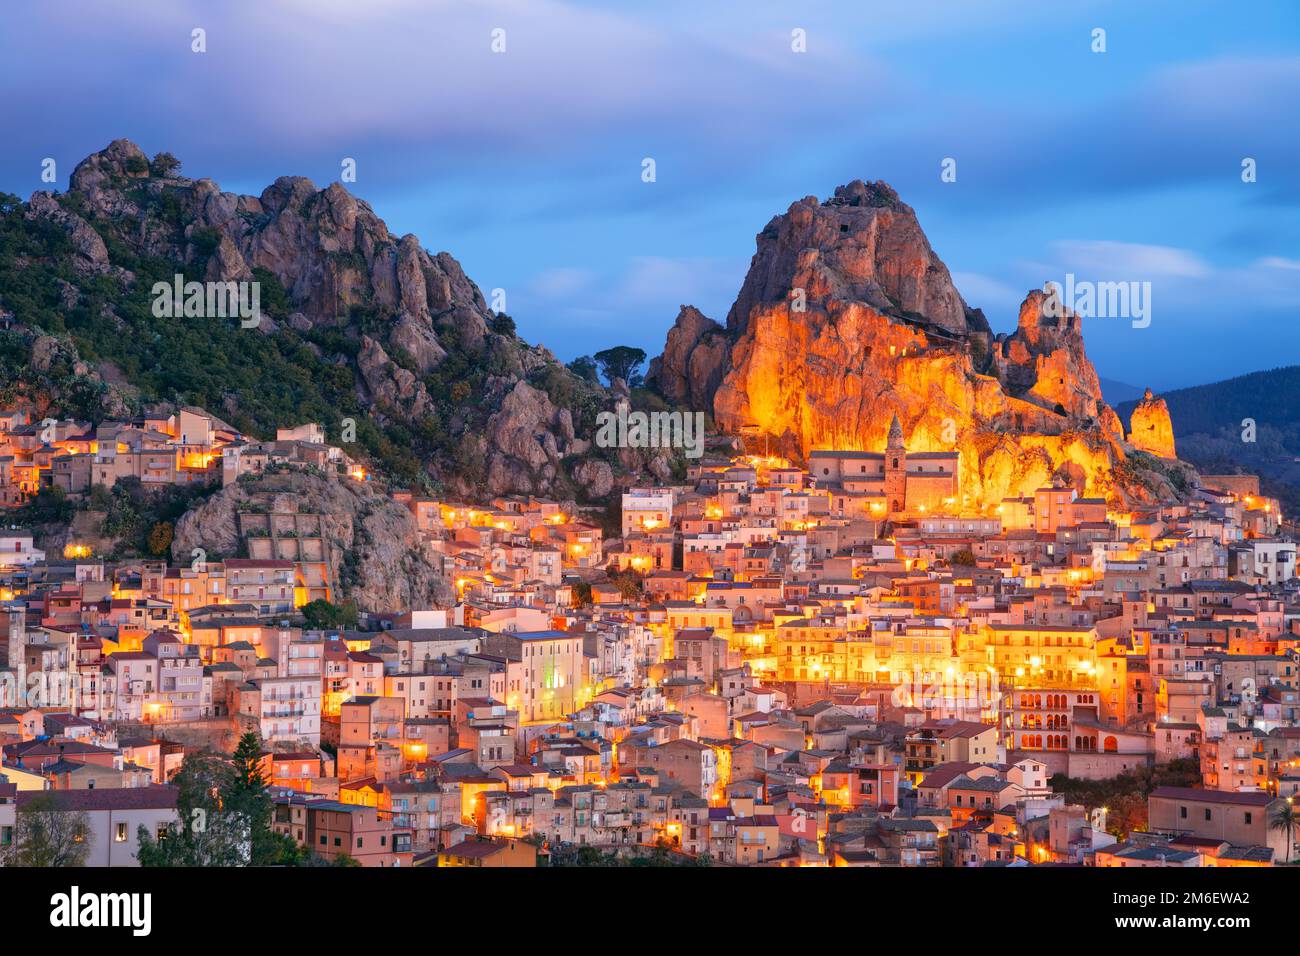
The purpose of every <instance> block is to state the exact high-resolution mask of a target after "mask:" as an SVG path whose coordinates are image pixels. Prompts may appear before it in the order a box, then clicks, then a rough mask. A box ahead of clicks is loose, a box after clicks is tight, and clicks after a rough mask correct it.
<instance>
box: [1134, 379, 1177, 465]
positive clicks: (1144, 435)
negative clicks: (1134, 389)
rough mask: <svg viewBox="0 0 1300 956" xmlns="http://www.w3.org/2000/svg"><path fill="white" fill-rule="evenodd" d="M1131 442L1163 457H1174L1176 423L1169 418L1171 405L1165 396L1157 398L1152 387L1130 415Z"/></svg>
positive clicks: (1142, 449)
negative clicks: (1167, 402)
mask: <svg viewBox="0 0 1300 956" xmlns="http://www.w3.org/2000/svg"><path fill="white" fill-rule="evenodd" d="M1128 440H1129V442H1130V443H1131V444H1132V445H1133V447H1134V448H1137V449H1139V450H1140V451H1149V452H1150V453H1151V454H1153V455H1158V456H1159V457H1161V458H1174V457H1176V455H1175V452H1174V423H1173V422H1172V421H1171V420H1170V418H1169V406H1168V405H1166V404H1165V400H1164V399H1163V398H1156V397H1154V396H1153V395H1152V394H1151V389H1149V388H1148V389H1147V390H1146V394H1144V395H1143V396H1142V401H1140V402H1138V403H1137V407H1135V408H1134V409H1133V414H1132V415H1131V416H1130V417H1129V436H1128Z"/></svg>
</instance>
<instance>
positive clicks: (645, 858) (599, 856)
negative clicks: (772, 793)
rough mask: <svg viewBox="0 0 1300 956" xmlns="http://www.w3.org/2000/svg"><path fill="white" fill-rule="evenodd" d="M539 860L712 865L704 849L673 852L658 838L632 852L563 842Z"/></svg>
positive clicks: (547, 862) (570, 863)
mask: <svg viewBox="0 0 1300 956" xmlns="http://www.w3.org/2000/svg"><path fill="white" fill-rule="evenodd" d="M540 861H541V862H543V863H544V864H545V865H547V866H712V865H713V860H712V858H711V857H710V856H709V854H707V853H701V854H700V855H699V856H687V855H686V854H684V853H680V852H677V851H675V850H673V849H672V847H670V846H669V845H668V844H667V843H665V842H663V841H662V840H661V841H660V842H658V843H656V844H655V845H654V846H653V847H648V848H646V847H638V848H637V852H635V853H632V854H627V853H619V852H618V851H616V850H608V851H607V850H602V849H601V848H600V847H594V846H579V845H578V844H573V843H565V844H561V845H559V846H555V847H552V848H551V851H550V854H549V855H548V856H543V857H541V858H540Z"/></svg>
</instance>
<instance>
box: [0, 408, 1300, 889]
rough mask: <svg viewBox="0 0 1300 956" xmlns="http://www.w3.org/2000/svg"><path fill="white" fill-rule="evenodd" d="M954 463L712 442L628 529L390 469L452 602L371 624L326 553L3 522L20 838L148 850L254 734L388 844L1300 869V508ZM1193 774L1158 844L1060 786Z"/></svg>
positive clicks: (409, 854) (498, 855)
mask: <svg viewBox="0 0 1300 956" xmlns="http://www.w3.org/2000/svg"><path fill="white" fill-rule="evenodd" d="M22 427H23V426H19V430H21V428H22ZM168 427H169V428H172V429H173V430H176V428H177V426H176V425H174V424H169V425H168ZM185 428H188V426H184V428H182V434H181V439H182V443H183V444H184V443H186V442H188V441H189V439H190V438H191V437H193V433H191V432H190V431H188V430H185ZM221 431H222V430H221V429H219V428H215V429H210V430H209V431H208V432H207V433H205V434H207V436H208V440H211V438H212V436H213V435H216V434H218V433H221ZM158 433H159V434H163V435H171V434H172V433H171V432H167V431H159V432H158ZM11 434H12V430H11ZM317 437H319V436H318V435H314V434H313V435H306V436H305V437H304V436H299V437H296V438H288V439H283V441H289V442H291V443H292V442H298V441H304V440H305V441H306V443H307V444H308V445H309V446H311V447H313V448H315V447H323V442H318V441H312V440H310V439H314V438H317ZM232 443H233V439H232ZM276 444H279V443H276ZM240 447H243V446H240ZM87 453H89V454H95V452H93V451H91V452H87ZM178 454H179V452H178ZM250 454H251V453H250ZM243 455H244V452H243V451H240V452H238V453H232V451H231V448H230V444H229V443H228V444H227V445H226V447H225V448H224V449H223V450H222V454H221V458H222V460H223V462H225V461H229V460H231V459H234V458H238V459H240V460H243ZM959 465H960V462H959V459H958V458H957V456H956V455H955V454H928V455H909V454H908V453H907V451H906V448H905V447H904V443H903V439H902V434H901V429H899V428H898V427H897V425H895V427H894V428H892V429H891V434H890V439H889V442H888V446H887V448H886V449H885V451H884V452H883V453H882V454H879V455H875V454H869V453H863V452H816V453H814V454H813V455H812V456H810V460H809V462H808V464H807V467H806V468H800V467H796V466H793V465H791V464H790V463H788V462H786V461H783V460H780V459H776V458H771V457H755V456H744V457H740V458H736V459H732V460H726V461H712V460H709V459H707V458H706V459H701V460H700V461H699V462H696V463H694V464H693V465H692V466H691V467H690V469H689V471H688V474H687V477H686V480H685V481H684V482H683V483H682V484H680V485H673V486H663V487H654V488H632V489H629V490H628V491H627V492H626V493H625V494H624V495H623V496H622V509H621V527H619V528H617V529H615V528H613V527H610V528H608V530H609V532H610V537H609V539H608V540H607V539H606V536H605V533H604V528H603V526H602V524H601V522H600V521H598V520H585V519H584V516H583V514H582V513H580V511H579V509H577V508H576V507H575V506H574V505H573V504H572V503H562V502H555V501H545V500H539V499H536V498H520V497H509V498H499V499H495V500H493V501H491V502H490V503H486V504H483V503H479V504H470V503H465V502H457V501H450V500H439V499H433V498H427V497H421V496H417V495H412V494H405V493H400V492H399V493H394V497H395V498H396V499H397V500H398V501H400V502H401V503H402V504H404V505H405V506H406V507H407V508H409V509H410V511H411V512H412V514H413V515H414V517H415V520H416V523H417V524H418V526H419V528H420V529H421V532H422V534H423V536H424V538H425V543H426V545H427V552H428V553H429V554H430V555H432V559H433V560H434V561H435V562H438V563H439V565H440V568H441V571H442V573H443V574H444V575H445V576H446V578H447V580H448V581H449V582H450V583H452V584H453V588H454V599H453V600H452V601H450V602H449V603H448V606H446V607H431V608H393V609H391V611H390V612H389V613H383V614H371V615H366V616H365V617H364V619H363V620H362V622H361V624H360V625H359V627H358V628H357V629H353V630H313V629H310V628H308V627H307V626H305V624H304V622H303V621H302V619H301V618H299V617H298V615H297V613H296V609H297V608H298V607H300V606H301V605H302V604H303V603H305V602H306V600H308V599H310V598H312V597H313V596H316V597H326V598H328V597H329V591H328V583H326V584H323V585H321V587H323V588H325V590H323V591H322V590H311V586H310V585H309V583H308V582H306V580H305V578H304V575H303V572H302V570H301V568H300V565H301V564H302V562H301V561H299V560H288V559H285V558H282V557H279V556H275V555H271V556H250V557H248V558H238V559H229V560H226V561H224V562H219V563H213V564H210V565H207V566H206V567H205V568H204V569H203V570H202V571H198V570H194V569H192V568H181V569H177V568H169V567H167V566H165V565H163V564H161V563H156V564H151V563H148V562H145V563H140V562H134V563H132V562H122V563H119V564H117V565H114V566H106V565H104V564H103V563H101V562H94V561H88V560H82V561H78V560H69V559H64V560H63V561H61V562H60V561H54V562H52V563H51V562H49V561H47V560H46V558H45V556H44V555H42V554H41V552H40V551H38V550H37V549H35V548H34V547H33V543H32V541H31V539H30V537H26V538H24V537H22V536H21V535H19V536H17V538H16V539H15V538H13V537H11V538H9V539H3V540H0V548H4V549H5V550H8V548H7V546H5V545H4V543H3V542H4V540H8V541H10V542H11V544H12V545H13V554H14V555H18V556H20V557H18V558H16V559H12V561H11V565H9V566H8V568H9V569H8V571H7V572H5V573H4V574H0V586H3V587H4V589H5V590H4V592H3V594H0V597H3V598H5V599H6V600H5V601H4V602H3V604H0V637H5V638H7V639H6V640H4V641H2V642H0V648H3V650H4V652H5V658H4V660H0V668H3V669H0V687H3V688H7V690H8V697H7V698H5V699H3V700H0V705H3V709H0V747H2V748H3V764H2V765H0V775H2V776H3V777H4V778H5V779H4V780H3V781H0V839H3V834H4V832H5V829H4V828H5V827H9V828H12V826H13V823H12V821H13V819H14V814H15V813H16V812H21V810H22V806H23V803H24V801H26V800H30V799H33V798H34V797H33V795H34V794H38V793H47V792H51V791H52V792H53V793H54V795H55V796H56V797H57V799H59V800H61V801H66V803H67V805H68V807H69V808H70V809H77V810H79V811H82V812H86V813H88V814H90V815H91V816H92V818H93V819H94V820H95V821H96V824H95V834H96V836H95V854H96V856H95V861H97V862H102V863H104V864H106V865H119V864H120V865H129V864H130V863H131V861H132V850H133V841H134V840H135V831H136V822H135V821H136V819H137V818H138V819H139V821H140V822H142V823H143V824H144V825H146V826H150V827H152V826H159V825H165V824H166V822H167V821H168V820H169V819H174V816H175V793H174V788H173V787H171V786H169V785H168V783H167V781H168V780H169V778H170V776H171V775H172V774H173V773H174V772H175V771H176V769H177V767H178V766H179V764H180V761H181V760H182V759H183V758H184V755H185V753H187V752H189V751H191V750H193V749H196V748H200V747H205V746H211V747H217V748H224V749H229V747H230V745H231V743H232V742H233V740H234V739H236V738H237V737H238V736H239V735H240V734H242V733H244V732H246V731H248V730H256V731H257V733H258V734H259V735H260V737H261V739H262V741H263V744H264V747H265V754H264V758H263V760H264V771H265V776H266V778H267V779H268V781H269V782H270V784H271V787H272V792H273V795H274V799H275V807H276V810H275V822H274V825H275V827H276V828H277V830H279V831H280V832H282V833H285V834H287V835H289V836H291V837H292V838H293V839H295V840H296V841H297V842H298V843H299V844H301V845H302V846H304V847H306V848H309V849H311V850H313V851H315V852H317V853H319V854H321V855H323V856H327V857H329V856H333V855H336V854H338V853H346V854H347V855H349V856H351V857H353V858H355V859H357V860H358V861H360V862H361V863H362V864H363V865H375V866H410V865H442V866H532V865H536V864H537V863H538V861H539V859H542V858H546V857H549V858H550V859H551V860H553V861H559V860H563V859H566V858H567V856H568V855H569V854H572V853H574V852H575V851H576V850H580V849H581V848H583V847H591V848H596V849H598V850H600V851H601V852H602V853H613V854H619V855H636V854H641V853H645V852H647V851H648V849H650V848H659V849H661V850H667V851H669V852H670V853H671V854H673V855H675V856H677V857H679V858H680V859H681V860H683V861H687V860H691V859H694V860H698V859H700V858H703V857H707V859H708V860H709V861H712V862H714V863H717V864H728V865H755V866H978V865H992V866H1000V865H1006V866H1033V865H1045V864H1053V865H1059V864H1075V865H1090V866H1269V865H1276V864H1281V863H1285V862H1289V861H1291V860H1295V859H1296V858H1297V856H1298V854H1297V853H1296V852H1295V846H1294V842H1295V840H1296V838H1297V836H1300V834H1297V833H1295V832H1294V831H1293V829H1291V828H1287V827H1286V826H1284V825H1282V824H1281V823H1280V822H1279V821H1281V820H1282V819H1283V817H1284V816H1285V813H1286V810H1287V808H1289V806H1290V804H1291V802H1292V801H1293V800H1294V799H1295V798H1296V796H1297V790H1300V690H1298V688H1297V676H1298V673H1300V580H1298V579H1297V575H1296V553H1295V552H1296V546H1295V543H1294V542H1293V541H1292V540H1291V539H1290V538H1288V537H1287V536H1286V534H1285V533H1284V530H1285V529H1284V527H1283V525H1282V523H1281V519H1282V516H1281V514H1280V510H1279V508H1278V504H1277V502H1276V501H1274V500H1271V499H1269V498H1266V497H1264V496H1262V495H1261V494H1260V493H1259V489H1258V487H1257V485H1256V484H1255V483H1254V482H1253V480H1252V479H1249V478H1245V477H1241V476H1206V477H1205V479H1204V484H1203V487H1201V488H1200V489H1199V490H1198V491H1197V492H1196V493H1195V495H1194V496H1193V497H1192V498H1191V500H1189V501H1187V502H1185V503H1181V504H1169V505H1162V506H1154V505H1153V506H1151V507H1146V508H1137V509H1125V510H1117V506H1116V505H1115V504H1114V503H1111V504H1108V503H1107V502H1106V501H1105V500H1101V499H1093V498H1087V497H1083V496H1080V495H1079V494H1078V493H1077V492H1076V491H1075V490H1073V489H1071V488H1069V487H1066V486H1055V485H1054V486H1049V487H1043V488H1036V489H1029V490H1027V491H1026V493H1025V494H1023V495H1022V496H1019V497H1015V498H1009V499H1007V500H1005V501H1003V502H1001V503H1000V504H997V505H995V506H993V507H990V508H986V509H979V510H967V509H965V508H964V507H963V506H962V504H961V502H962V499H961V490H960V484H959V474H960V469H959ZM223 471H224V466H223ZM344 474H345V475H346V474H347V472H346V470H345V471H344ZM267 520H268V521H269V522H272V523H273V522H274V520H275V518H274V516H268V517H267ZM295 520H296V519H295ZM302 530H304V529H296V533H295V534H294V535H292V536H290V537H292V538H294V539H297V540H303V539H304V538H306V539H309V538H310V534H307V535H302V534H299V533H297V532H301V531H302ZM308 530H309V529H308ZM615 530H617V537H615V536H614V532H615ZM274 538H275V536H274V535H270V534H269V533H268V534H267V535H258V534H254V535H252V536H250V537H249V538H248V542H249V545H250V555H251V554H252V551H253V545H254V543H255V542H257V541H262V540H273V539H274ZM259 554H260V552H259ZM296 557H298V558H300V557H301V555H297V556H296ZM329 570H330V569H328V568H324V569H323V570H322V573H321V574H322V577H321V579H322V580H323V581H325V582H328V580H329ZM1170 766H1173V767H1180V768H1183V769H1184V770H1185V771H1186V773H1188V774H1190V776H1191V777H1192V778H1193V779H1192V781H1190V782H1192V783H1194V784H1197V785H1193V786H1161V787H1156V788H1155V789H1154V790H1152V791H1151V792H1150V793H1144V794H1143V796H1144V797H1145V804H1146V806H1145V809H1146V821H1145V824H1142V823H1141V821H1139V822H1138V824H1137V825H1134V826H1129V827H1126V829H1127V830H1128V831H1129V832H1121V833H1120V834H1119V835H1117V834H1116V833H1114V832H1112V831H1114V830H1116V829H1119V828H1117V827H1116V826H1115V818H1114V816H1113V815H1112V810H1111V808H1108V807H1085V806H1082V805H1080V804H1077V803H1074V802H1071V800H1070V799H1069V793H1068V792H1067V791H1069V789H1070V788H1069V781H1068V780H1067V779H1066V778H1069V780H1073V781H1077V780H1080V779H1084V780H1109V779H1111V778H1116V777H1121V776H1123V775H1125V774H1129V775H1133V778H1134V779H1141V775H1140V774H1139V773H1138V772H1139V771H1144V770H1146V769H1148V768H1159V767H1170ZM1195 778H1199V780H1196V779H1195ZM1054 780H1055V781H1056V788H1055V789H1054V784H1053V781H1054ZM6 812H8V814H9V822H6V819H5V813H6ZM123 821H126V822H127V827H126V829H125V830H124V829H122V824H123Z"/></svg>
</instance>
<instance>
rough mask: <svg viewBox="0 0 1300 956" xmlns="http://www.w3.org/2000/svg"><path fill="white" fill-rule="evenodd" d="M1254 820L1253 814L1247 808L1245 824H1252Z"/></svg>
mask: <svg viewBox="0 0 1300 956" xmlns="http://www.w3.org/2000/svg"><path fill="white" fill-rule="evenodd" d="M1254 822H1255V818H1254V815H1253V814H1252V813H1251V812H1250V811H1249V810H1247V811H1246V825H1247V826H1249V825H1250V824H1252V823H1254Z"/></svg>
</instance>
